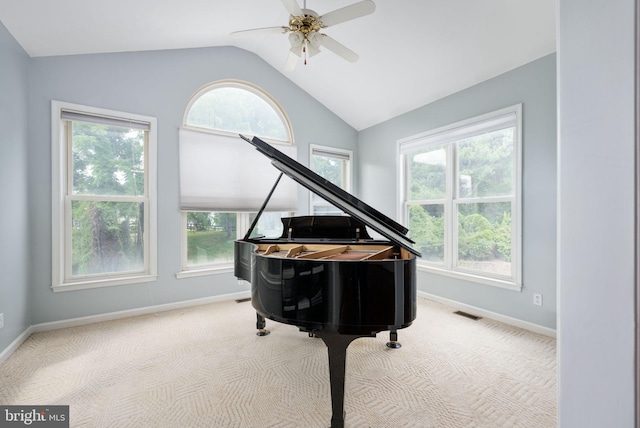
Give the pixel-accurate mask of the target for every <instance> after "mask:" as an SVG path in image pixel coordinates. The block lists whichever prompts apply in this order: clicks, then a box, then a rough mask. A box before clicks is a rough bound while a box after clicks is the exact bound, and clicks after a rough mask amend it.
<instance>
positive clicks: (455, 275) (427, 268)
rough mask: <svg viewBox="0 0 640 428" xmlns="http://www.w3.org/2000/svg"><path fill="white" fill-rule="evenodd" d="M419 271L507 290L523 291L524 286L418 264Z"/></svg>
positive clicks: (503, 280) (504, 280)
mask: <svg viewBox="0 0 640 428" xmlns="http://www.w3.org/2000/svg"><path fill="white" fill-rule="evenodd" d="M417 269H418V270H419V271H422V272H429V273H435V274H437V275H443V276H448V277H450V278H456V279H462V280H465V281H469V282H476V283H479V284H484V285H490V286H493V287H499V288H504V289H507V290H513V291H522V284H518V283H515V282H513V281H509V280H506V279H498V278H491V277H487V276H480V275H475V274H472V273H467V272H459V271H451V270H447V269H441V268H437V267H434V266H428V265H424V264H418V266H417Z"/></svg>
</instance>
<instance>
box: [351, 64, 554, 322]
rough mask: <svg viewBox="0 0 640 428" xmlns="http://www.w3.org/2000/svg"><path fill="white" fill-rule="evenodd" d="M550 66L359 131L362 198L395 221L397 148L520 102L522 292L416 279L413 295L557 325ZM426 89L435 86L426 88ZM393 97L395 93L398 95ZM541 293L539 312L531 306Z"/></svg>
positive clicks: (530, 68)
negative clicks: (403, 141) (417, 137)
mask: <svg viewBox="0 0 640 428" xmlns="http://www.w3.org/2000/svg"><path fill="white" fill-rule="evenodd" d="M555 67H556V60H555V55H549V56H546V57H544V58H541V59H539V60H537V61H534V62H532V63H529V64H527V65H525V66H522V67H520V68H517V69H515V70H512V71H510V72H508V73H505V74H503V75H500V76H498V77H496V78H494V79H491V80H487V81H485V82H483V83H481V84H479V85H476V86H473V87H471V88H468V89H466V90H463V91H461V92H458V93H456V94H453V95H451V96H449V97H446V98H444V99H441V100H439V101H436V102H433V103H431V104H428V105H426V106H423V107H421V108H419V109H416V110H413V111H411V112H409V113H406V114H404V115H402V116H399V117H396V118H394V119H391V120H389V121H387V122H384V123H382V124H379V125H376V126H373V127H371V128H368V129H366V130H364V131H361V132H360V135H359V141H358V157H359V167H360V176H359V180H360V183H362V184H361V186H360V189H361V192H360V196H361V197H362V199H363V200H364V201H365V202H367V203H369V204H371V205H373V206H375V207H376V208H379V209H380V210H381V211H383V212H384V213H386V214H387V215H389V216H391V217H394V218H395V217H396V215H397V192H398V177H397V166H396V165H397V146H396V142H397V141H398V140H399V139H401V138H405V137H409V136H411V135H414V134H418V133H421V132H424V131H428V130H430V129H435V128H438V127H440V126H444V125H447V124H451V123H454V122H458V121H460V120H463V119H468V118H471V117H474V116H478V115H481V114H484V113H489V112H492V111H494V110H498V109H500V108H503V107H508V106H511V105H514V104H518V103H522V109H523V110H522V111H523V198H522V207H523V262H522V264H523V289H522V292H517V291H512V290H506V289H501V288H496V287H492V286H488V285H481V284H477V283H470V282H466V281H463V280H459V279H454V278H450V277H444V276H440V275H436V274H432V273H428V272H419V273H418V289H419V290H421V291H425V292H427V293H432V294H435V295H438V296H441V297H445V298H448V299H452V300H456V301H459V302H462V303H465V304H468V305H472V306H476V307H479V308H482V309H485V310H488V311H492V312H497V313H499V314H503V315H507V316H509V317H512V318H516V319H520V320H523V321H526V322H530V323H534V324H538V325H541V326H544V327H548V328H555V326H556V77H555V76H556V74H555V73H556V68H555ZM425 84H437V83H429V82H426V83H425ZM398 96H399V97H401V96H402V94H398ZM533 293H541V294H543V302H544V304H543V306H541V307H540V306H534V305H533V296H532V294H533Z"/></svg>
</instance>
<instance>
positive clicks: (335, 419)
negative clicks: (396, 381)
mask: <svg viewBox="0 0 640 428" xmlns="http://www.w3.org/2000/svg"><path fill="white" fill-rule="evenodd" d="M315 335H316V336H317V337H319V338H321V339H322V340H323V341H324V343H325V345H327V349H328V352H329V380H330V383H331V411H332V416H331V428H343V427H344V379H345V367H346V361H347V347H348V346H349V344H350V343H351V342H353V341H354V340H355V339H358V338H359V337H369V336H363V335H350V334H338V333H335V332H333V333H331V332H323V331H322V330H317V331H315Z"/></svg>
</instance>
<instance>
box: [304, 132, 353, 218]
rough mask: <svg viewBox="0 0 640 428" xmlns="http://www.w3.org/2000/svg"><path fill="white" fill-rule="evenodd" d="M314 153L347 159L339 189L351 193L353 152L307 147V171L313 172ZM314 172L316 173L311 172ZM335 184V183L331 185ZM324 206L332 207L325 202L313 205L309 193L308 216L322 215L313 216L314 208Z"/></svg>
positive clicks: (323, 147)
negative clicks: (341, 184)
mask: <svg viewBox="0 0 640 428" xmlns="http://www.w3.org/2000/svg"><path fill="white" fill-rule="evenodd" d="M314 151H318V152H323V153H327V154H329V155H335V157H336V158H341V157H345V156H346V157H347V158H348V159H347V164H346V168H344V170H343V172H342V182H343V183H344V184H343V186H342V187H341V189H342V190H344V191H346V192H349V193H351V189H352V186H353V179H352V177H353V172H352V171H353V151H351V150H347V149H339V148H337V147H329V146H321V145H319V144H310V145H309V169H310V170H312V171H313V169H312V165H313V156H314ZM313 172H316V173H317V171H313ZM333 184H336V183H333ZM326 206H333V205H332V204H330V203H329V202H327V201H325V200H320V201H317V202H315V203H314V201H313V194H311V192H309V213H310V215H322V214H315V207H326Z"/></svg>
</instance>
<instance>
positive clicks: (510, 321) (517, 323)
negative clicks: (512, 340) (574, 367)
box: [417, 291, 556, 338]
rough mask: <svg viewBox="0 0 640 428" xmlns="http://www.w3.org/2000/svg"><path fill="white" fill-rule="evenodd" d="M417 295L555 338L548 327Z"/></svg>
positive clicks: (453, 301) (451, 301) (442, 298)
mask: <svg viewBox="0 0 640 428" xmlns="http://www.w3.org/2000/svg"><path fill="white" fill-rule="evenodd" d="M417 294H418V297H423V298H425V299H427V300H432V301H434V302H438V303H442V304H443V305H447V306H451V307H452V308H455V309H458V310H461V311H464V312H467V313H470V314H472V315H477V316H481V317H484V318H489V319H492V320H494V321H499V322H502V323H505V324H509V325H512V326H514V327H519V328H523V329H525V330H529V331H532V332H534V333H538V334H542V335H543V336H549V337H553V338H555V337H556V330H555V329H552V328H549V327H544V326H541V325H538V324H534V323H531V322H528V321H522V320H519V319H517V318H511V317H508V316H506V315H501V314H498V313H496V312H491V311H487V310H486V309H482V308H478V307H475V306H471V305H467V304H465V303H460V302H458V301H455V300H451V299H447V298H445V297H440V296H436V295H434V294H429V293H426V292H424V291H418V292H417Z"/></svg>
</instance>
